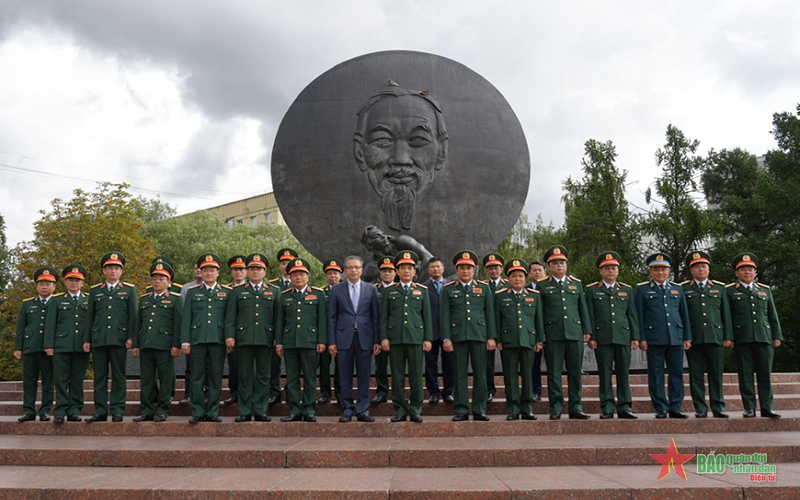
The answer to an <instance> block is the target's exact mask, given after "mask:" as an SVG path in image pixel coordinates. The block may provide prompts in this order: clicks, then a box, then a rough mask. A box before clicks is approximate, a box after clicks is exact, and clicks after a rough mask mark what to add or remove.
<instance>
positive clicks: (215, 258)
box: [197, 253, 222, 269]
mask: <svg viewBox="0 0 800 500" xmlns="http://www.w3.org/2000/svg"><path fill="white" fill-rule="evenodd" d="M221 260H222V259H220V258H219V255H215V254H213V253H204V254H203V255H201V256H200V258H199V259H197V267H199V268H200V269H202V268H204V267H208V266H211V267H216V268H217V269H219V263H220V261H221Z"/></svg>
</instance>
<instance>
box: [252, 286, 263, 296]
mask: <svg viewBox="0 0 800 500" xmlns="http://www.w3.org/2000/svg"><path fill="white" fill-rule="evenodd" d="M253 291H254V292H255V293H256V294H258V293H259V292H260V291H261V285H255V286H254V287H253Z"/></svg>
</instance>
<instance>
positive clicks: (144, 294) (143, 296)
mask: <svg viewBox="0 0 800 500" xmlns="http://www.w3.org/2000/svg"><path fill="white" fill-rule="evenodd" d="M148 295H150V292H147V293H143V294H141V295H139V298H140V299H143V298H145V297H147V296H148Z"/></svg>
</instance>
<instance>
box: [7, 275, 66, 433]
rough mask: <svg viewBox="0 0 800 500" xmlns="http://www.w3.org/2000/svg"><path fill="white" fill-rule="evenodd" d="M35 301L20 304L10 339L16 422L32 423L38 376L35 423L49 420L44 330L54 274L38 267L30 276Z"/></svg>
mask: <svg viewBox="0 0 800 500" xmlns="http://www.w3.org/2000/svg"><path fill="white" fill-rule="evenodd" d="M33 280H34V281H35V282H36V291H37V292H38V294H39V295H38V297H31V298H29V299H25V300H23V301H22V308H21V310H20V312H19V316H18V317H17V333H16V336H15V338H14V357H15V358H17V359H21V360H22V412H23V415H22V416H21V417H20V418H19V419H18V421H19V422H28V421H30V420H36V392H37V390H38V385H39V374H41V376H42V405H41V406H40V407H39V420H41V421H42V422H46V421H48V420H50V408H52V406H53V361H52V359H50V356H48V355H47V354H46V353H45V352H44V347H45V346H44V343H45V340H44V339H45V326H46V324H47V320H48V317H49V316H50V315H51V314H52V312H51V311H53V307H52V306H53V304H54V303H55V301H54V300H52V298H53V292H54V291H55V290H56V280H58V271H56V270H55V269H53V268H52V267H42V268H39V269H37V270H36V272H35V273H33Z"/></svg>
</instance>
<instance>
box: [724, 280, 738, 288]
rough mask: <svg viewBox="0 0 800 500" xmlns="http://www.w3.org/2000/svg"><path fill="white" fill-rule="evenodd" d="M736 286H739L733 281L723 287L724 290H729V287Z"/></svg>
mask: <svg viewBox="0 0 800 500" xmlns="http://www.w3.org/2000/svg"><path fill="white" fill-rule="evenodd" d="M738 284H739V283H736V282H735V281H734V282H733V283H728V284H727V285H725V288H730V287H732V286H737V285H738Z"/></svg>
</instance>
